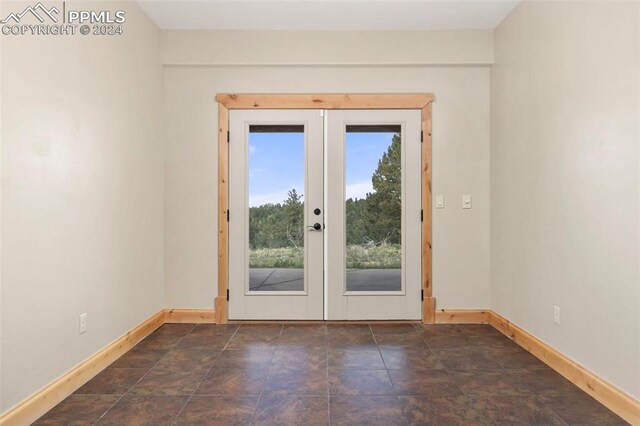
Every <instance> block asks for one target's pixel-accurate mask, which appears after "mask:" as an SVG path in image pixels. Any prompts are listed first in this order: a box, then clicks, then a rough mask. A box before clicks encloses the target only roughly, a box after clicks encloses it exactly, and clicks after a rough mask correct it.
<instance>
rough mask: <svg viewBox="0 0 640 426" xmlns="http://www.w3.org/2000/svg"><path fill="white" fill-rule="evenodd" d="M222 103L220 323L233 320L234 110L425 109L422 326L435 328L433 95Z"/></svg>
mask: <svg viewBox="0 0 640 426" xmlns="http://www.w3.org/2000/svg"><path fill="white" fill-rule="evenodd" d="M216 101H217V102H218V296H217V297H216V299H215V315H216V323H218V324H226V323H227V321H228V317H229V314H228V302H227V290H228V288H229V226H228V225H229V223H228V222H227V211H228V208H229V147H228V140H227V135H228V133H227V132H228V129H229V110H231V109H420V110H422V134H423V141H422V209H423V222H422V289H423V299H424V300H423V305H422V322H423V323H425V324H433V323H435V298H434V297H433V283H432V280H431V269H432V261H431V256H432V240H431V169H432V161H431V146H432V131H431V126H432V119H431V113H432V108H431V104H432V102H433V101H434V96H433V95H432V94H429V93H400V94H397V93H396V94H392V93H385V94H365V93H354V94H345V93H343V94H331V93H323V94H308V93H307V94H263V93H253V94H231V93H221V94H218V95H217V96H216Z"/></svg>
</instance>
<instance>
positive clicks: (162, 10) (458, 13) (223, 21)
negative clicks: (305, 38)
mask: <svg viewBox="0 0 640 426" xmlns="http://www.w3.org/2000/svg"><path fill="white" fill-rule="evenodd" d="M518 1H519V0H139V1H138V3H139V4H140V6H141V7H142V8H143V9H144V10H145V12H146V13H147V14H148V15H149V16H150V17H151V19H153V20H154V21H155V22H156V24H158V26H159V27H160V28H163V29H175V30H204V29H208V30H460V29H493V28H495V27H496V26H497V25H498V24H499V23H500V22H501V21H502V20H503V19H504V18H505V17H506V16H507V15H508V14H509V12H511V10H512V9H513V8H514V7H515V5H516V4H517V3H518Z"/></svg>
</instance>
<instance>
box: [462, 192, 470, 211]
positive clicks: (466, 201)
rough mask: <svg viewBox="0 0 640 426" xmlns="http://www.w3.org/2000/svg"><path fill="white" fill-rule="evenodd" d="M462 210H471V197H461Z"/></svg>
mask: <svg viewBox="0 0 640 426" xmlns="http://www.w3.org/2000/svg"><path fill="white" fill-rule="evenodd" d="M462 208H463V209H470V208H471V195H463V196H462Z"/></svg>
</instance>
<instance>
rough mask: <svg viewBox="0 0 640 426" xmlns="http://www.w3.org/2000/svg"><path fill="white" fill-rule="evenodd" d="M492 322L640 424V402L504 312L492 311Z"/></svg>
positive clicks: (527, 348)
mask: <svg viewBox="0 0 640 426" xmlns="http://www.w3.org/2000/svg"><path fill="white" fill-rule="evenodd" d="M489 324H490V325H492V326H493V327H494V328H496V329H497V330H499V331H501V332H502V333H503V334H504V335H506V336H507V337H509V338H510V339H512V340H513V341H514V342H516V343H517V344H519V345H520V346H522V347H523V348H524V349H526V350H527V351H529V352H530V353H531V354H533V355H534V356H535V357H537V358H538V359H540V360H541V361H542V362H544V363H545V364H547V365H548V366H549V367H551V368H553V369H554V370H555V371H557V372H558V373H560V374H561V375H563V376H564V377H565V378H566V379H567V380H569V381H570V382H571V383H573V384H574V385H576V386H578V387H579V388H580V389H582V390H583V391H585V392H586V393H588V394H589V395H591V396H592V397H593V398H595V399H596V400H598V401H599V402H600V403H601V404H602V405H604V406H605V407H607V408H609V409H610V410H611V411H613V412H614V413H616V414H617V415H619V416H620V417H622V418H623V419H625V420H626V421H628V422H629V423H631V424H632V425H640V401H638V400H637V399H635V398H633V397H632V396H631V395H629V394H627V393H626V392H624V391H622V390H620V389H618V388H616V387H615V386H613V385H612V384H610V383H609V382H607V381H605V380H604V379H602V378H600V377H598V376H597V375H595V374H594V373H592V372H591V371H589V370H587V369H586V368H584V367H583V366H581V365H580V364H578V363H577V362H575V361H573V360H571V359H570V358H568V357H567V356H566V355H564V354H562V353H560V352H558V351H557V350H556V349H554V348H552V347H551V346H549V345H547V344H546V343H544V342H543V341H542V340H540V339H538V338H537V337H535V336H533V335H532V334H530V333H529V332H527V331H525V330H523V329H522V328H520V327H518V326H517V325H515V324H513V323H512V322H510V321H509V320H507V319H506V318H504V317H503V316H501V315H500V314H498V313H496V312H493V311H490V312H489Z"/></svg>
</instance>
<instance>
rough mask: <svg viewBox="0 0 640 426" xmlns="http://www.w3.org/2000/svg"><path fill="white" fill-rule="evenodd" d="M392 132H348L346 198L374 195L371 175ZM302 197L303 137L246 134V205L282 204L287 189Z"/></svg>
mask: <svg viewBox="0 0 640 426" xmlns="http://www.w3.org/2000/svg"><path fill="white" fill-rule="evenodd" d="M392 137H393V133H347V143H346V164H347V170H346V196H347V198H364V197H365V195H366V193H367V192H373V188H372V186H371V176H372V175H373V172H374V171H375V170H376V167H378V161H379V160H380V158H381V157H382V154H383V153H384V152H385V151H386V150H387V148H388V147H389V145H390V144H391V139H392ZM293 188H295V189H296V191H297V192H298V194H304V135H303V134H302V133H250V134H249V205H250V206H251V207H255V206H260V205H263V204H267V203H274V204H275V203H282V202H283V201H284V200H286V198H287V193H288V191H289V190H290V189H293Z"/></svg>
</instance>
